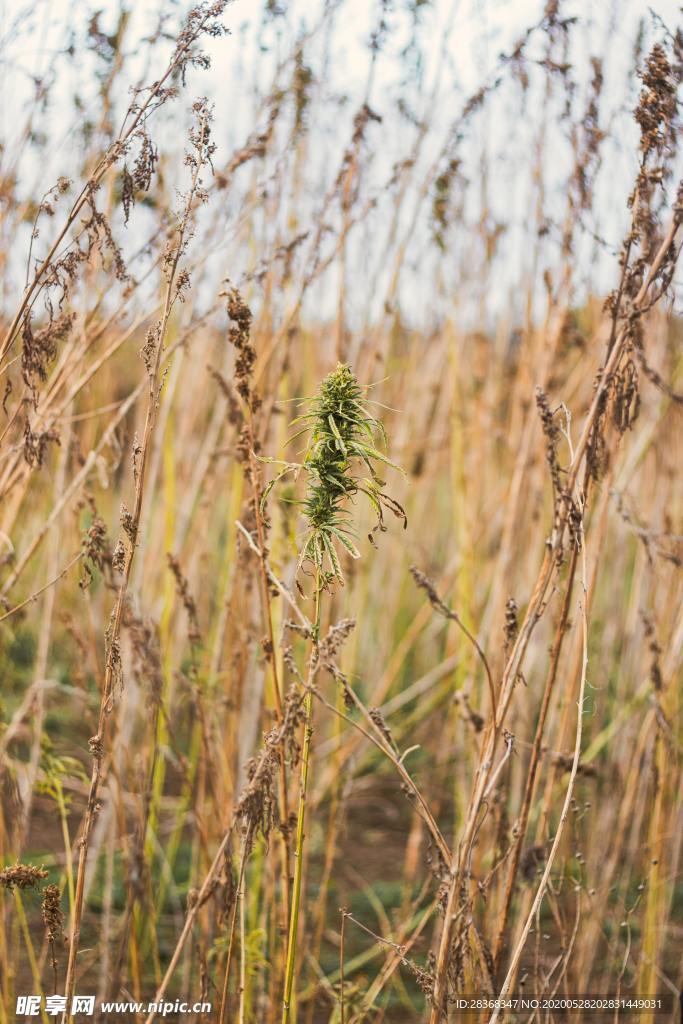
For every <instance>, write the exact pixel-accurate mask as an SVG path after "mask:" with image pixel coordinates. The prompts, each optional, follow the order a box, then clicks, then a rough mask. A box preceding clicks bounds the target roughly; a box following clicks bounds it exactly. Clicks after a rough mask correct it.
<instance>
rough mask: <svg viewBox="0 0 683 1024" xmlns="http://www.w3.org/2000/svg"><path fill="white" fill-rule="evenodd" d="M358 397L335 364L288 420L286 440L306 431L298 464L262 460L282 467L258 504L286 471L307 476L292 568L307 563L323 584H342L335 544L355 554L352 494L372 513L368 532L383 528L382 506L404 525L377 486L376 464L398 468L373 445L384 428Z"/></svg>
mask: <svg viewBox="0 0 683 1024" xmlns="http://www.w3.org/2000/svg"><path fill="white" fill-rule="evenodd" d="M363 399H364V395H363V389H362V388H361V386H360V384H359V383H358V381H357V380H356V377H355V375H354V373H353V371H352V370H351V369H350V367H348V366H346V365H341V364H340V365H339V366H337V368H336V370H334V371H333V372H332V373H329V374H328V375H327V377H325V379H324V380H323V381H322V383H321V385H320V388H319V390H318V394H317V395H316V396H315V398H314V399H312V400H311V404H310V408H309V410H308V411H307V412H306V413H304V414H303V415H302V416H299V417H298V418H297V419H295V420H294V421H293V425H298V426H299V427H300V429H299V430H298V431H297V432H296V433H295V434H294V435H293V437H292V438H290V441H294V440H295V439H296V438H298V437H301V436H303V435H309V445H308V449H307V451H306V455H305V458H304V461H303V463H296V462H282V461H279V460H276V459H267V460H265V461H267V462H273V463H276V464H278V465H281V466H282V467H283V468H282V469H281V470H280V472H279V473H278V474H277V475H276V476H275V478H274V480H272V481H271V483H270V484H269V485H268V487H267V488H266V490H265V491H264V494H263V499H262V505H265V502H266V500H267V498H268V495H269V494H270V492H271V490H272V488H273V487H274V486H275V484H277V483H278V481H280V480H281V479H282V478H283V477H284V476H286V475H287V474H288V473H292V472H299V471H301V470H303V471H304V472H305V473H306V474H307V475H308V485H307V490H306V495H305V498H304V499H303V501H302V502H300V505H301V508H302V511H303V514H304V517H305V519H306V523H307V530H306V534H305V536H304V539H303V541H302V544H301V549H300V554H299V563H298V566H297V572H298V571H299V570H303V571H306V567H307V566H308V567H309V568H310V569H312V570H313V572H314V574H318V573H319V574H320V579H321V583H322V586H323V588H324V589H328V588H329V585H330V584H331V583H333V582H335V581H336V582H338V583H340V584H342V585H343V583H344V576H343V573H342V568H341V562H340V559H339V550H340V548H341V549H343V550H344V551H346V552H347V553H348V554H349V555H351V557H352V558H360V552H359V551H358V548H357V547H356V545H355V543H354V537H355V534H354V531H353V528H352V525H351V513H350V510H349V505H350V504H351V503H352V502H353V499H354V498H355V497H356V495H358V494H363V495H365V497H366V499H367V500H368V502H369V503H370V506H371V508H372V509H373V512H374V513H375V515H376V517H377V524H376V526H375V527H374V529H373V531H372V533H374V532H376V531H377V530H382V531H383V530H385V529H386V527H385V525H384V515H383V510H384V509H389V510H390V511H391V512H393V513H394V515H396V516H397V517H398V518H399V519H402V520H403V524H404V527H405V526H406V524H407V519H406V514H405V512H404V510H403V508H402V507H401V505H399V503H398V502H397V501H396V500H395V499H394V498H391V497H390V496H389V495H388V494H386V493H385V492H384V491H383V489H382V488H383V487H384V481H383V480H382V479H381V477H380V475H379V473H378V471H377V469H376V464H377V463H381V464H383V465H386V466H391V467H392V468H394V469H399V467H398V466H397V465H396V464H395V463H394V462H392V461H391V459H389V458H387V456H386V455H384V454H383V453H382V452H381V451H379V449H378V448H377V445H376V441H375V438H376V437H378V436H379V438H380V439H381V441H382V443H383V444H384V445H385V446H386V444H387V435H386V431H385V429H384V424H383V423H382V421H381V420H379V419H377V418H376V417H374V416H372V415H371V414H370V413H369V412H368V410H367V409H366V407H365V405H364V400H363ZM399 471H400V469H399ZM362 474H364V475H362ZM370 539H371V540H372V534H370Z"/></svg>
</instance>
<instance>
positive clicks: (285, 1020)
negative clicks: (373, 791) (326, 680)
mask: <svg viewBox="0 0 683 1024" xmlns="http://www.w3.org/2000/svg"><path fill="white" fill-rule="evenodd" d="M321 590H322V585H321V577H320V570H318V571H317V572H316V580H315V622H314V624H313V649H312V651H311V663H310V669H309V673H308V683H309V686H308V688H307V690H306V696H305V698H304V715H305V725H304V744H303V750H302V753H301V784H300V787H299V813H298V816H297V826H296V849H295V852H294V858H295V864H294V884H293V891H292V908H291V912H290V916H289V939H288V942H287V964H286V966H285V991H284V996H283V1000H282V1024H289V1022H290V1020H292V1021H296V1013H295V1014H294V1016H293V1017H292V1018H290V1010H291V1006H292V989H293V987H294V967H295V965H296V952H297V934H298V930H299V907H300V905H301V878H302V874H303V852H304V824H305V814H306V791H307V787H308V765H309V759H310V753H311V737H312V735H313V722H312V717H313V694H312V692H311V684H312V682H313V673H314V670H315V665H316V662H317V657H318V642H319V640H320V611H321V608H320V593H321Z"/></svg>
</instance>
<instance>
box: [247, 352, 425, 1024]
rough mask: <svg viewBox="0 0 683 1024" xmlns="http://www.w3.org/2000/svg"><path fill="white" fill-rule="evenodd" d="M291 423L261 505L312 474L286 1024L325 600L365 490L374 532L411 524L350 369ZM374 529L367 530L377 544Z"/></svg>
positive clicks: (302, 564)
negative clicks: (384, 468)
mask: <svg viewBox="0 0 683 1024" xmlns="http://www.w3.org/2000/svg"><path fill="white" fill-rule="evenodd" d="M294 424H295V425H297V426H299V428H300V429H299V430H298V431H297V432H296V433H295V434H294V436H293V437H292V438H291V439H290V441H293V440H295V439H296V438H298V437H301V436H304V435H308V438H309V443H308V448H307V450H306V455H305V457H304V461H303V463H294V462H281V461H278V460H275V459H267V460H265V461H268V462H273V463H276V464H278V465H280V466H282V467H283V468H282V469H281V470H280V471H279V472H278V473H277V475H276V476H275V478H274V480H273V481H272V482H271V483H270V484H269V486H268V487H267V488H266V490H265V492H264V495H263V499H262V507H263V506H264V505H265V502H266V500H267V498H268V495H269V494H270V492H271V490H272V488H273V486H274V485H275V484H276V483H277V482H278V481H279V480H281V479H282V478H283V477H284V476H286V475H287V474H288V473H293V472H301V471H303V472H304V473H306V474H307V477H308V479H307V487H306V493H305V497H304V498H303V500H302V501H301V502H299V505H300V507H301V510H302V512H303V515H304V518H305V520H306V533H305V535H304V538H303V541H302V544H301V550H300V553H299V561H298V565H297V573H298V572H299V570H302V571H304V572H310V573H311V574H312V575H314V576H315V621H314V625H313V635H312V651H311V658H310V663H309V671H308V684H307V691H306V695H305V700H304V713H305V725H304V741H303V745H302V756H301V779H300V785H299V807H298V816H297V831H296V852H295V858H296V859H295V868H294V881H293V891H292V902H291V913H290V919H289V939H288V945H287V963H286V967H285V986H284V994H283V1009H282V1024H288V1022H289V1021H290V1019H291V1018H290V1013H291V1009H292V993H293V988H294V971H295V966H296V954H297V935H298V928H299V911H300V906H301V883H302V873H303V847H304V826H305V813H306V793H307V789H308V777H309V771H310V754H311V736H312V717H313V716H312V711H313V695H312V689H311V687H312V684H313V679H314V676H315V672H316V670H317V666H318V646H319V641H320V623H321V612H322V609H321V597H322V592H323V591H324V590H329V589H330V588H331V587H332V586H333V585H334V583H335V582H336V583H339V584H341V585H343V583H344V576H343V573H342V567H341V560H340V550H342V549H343V550H344V551H346V552H347V553H348V554H349V555H351V557H352V558H360V552H359V551H358V549H357V547H356V545H355V543H354V539H353V538H354V536H355V533H354V530H353V527H352V520H351V509H350V506H351V505H352V504H353V502H354V499H355V498H356V496H357V495H358V494H364V495H365V497H366V498H367V500H368V501H369V503H370V506H371V508H372V509H373V511H374V513H375V516H376V519H377V523H376V525H375V527H374V529H373V531H372V533H374V532H375V531H377V530H385V529H386V527H385V526H384V516H383V510H384V509H387V508H388V509H390V510H391V511H392V512H393V513H394V515H396V516H397V517H398V518H400V519H402V520H403V524H404V527H405V525H406V523H407V520H406V514H405V512H404V510H403V508H402V507H401V505H399V503H398V502H397V501H396V500H395V499H394V498H391V497H389V495H388V494H385V493H384V491H383V487H384V481H383V480H382V479H381V478H380V476H379V473H378V472H377V469H376V468H375V467H376V464H377V463H382V464H384V465H388V466H392V467H393V468H395V469H398V468H399V467H398V466H396V465H395V463H393V462H391V460H390V459H388V458H387V457H386V455H383V454H382V452H380V451H379V450H378V448H377V446H376V443H375V438H376V437H378V436H379V437H380V438H381V441H382V443H383V444H384V446H386V444H387V436H386V431H385V429H384V425H383V424H382V422H381V420H379V419H376V418H375V417H374V416H372V415H371V414H370V413H369V412H368V410H367V409H366V407H365V405H364V402H363V389H362V388H361V386H360V385H359V383H358V381H357V380H356V377H355V376H354V374H353V372H352V370H351V369H350V367H348V366H345V365H339V366H338V367H337V368H336V370H334V371H333V372H332V373H330V374H328V375H327V377H325V379H324V380H323V381H322V383H321V385H320V388H319V390H318V393H317V395H316V396H315V398H314V399H312V400H311V403H310V407H309V409H308V411H307V412H305V413H304V414H303V415H302V416H299V417H298V418H297V419H296V420H295V421H294ZM372 533H371V534H370V535H369V536H370V540H371V541H372Z"/></svg>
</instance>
